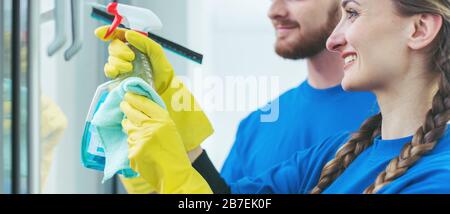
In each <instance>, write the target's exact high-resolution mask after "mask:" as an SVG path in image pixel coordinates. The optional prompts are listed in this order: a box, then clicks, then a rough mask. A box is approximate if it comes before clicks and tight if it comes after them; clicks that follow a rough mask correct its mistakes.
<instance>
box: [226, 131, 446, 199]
mask: <svg viewBox="0 0 450 214" xmlns="http://www.w3.org/2000/svg"><path fill="white" fill-rule="evenodd" d="M349 138H350V135H349V134H348V133H345V134H341V135H338V136H334V137H330V138H328V139H327V140H325V141H324V142H323V143H321V144H320V145H317V146H315V147H312V148H310V149H308V150H303V151H299V152H297V153H296V154H295V155H294V156H292V157H291V158H290V159H289V160H287V161H285V162H283V163H281V164H280V165H278V166H275V167H273V168H271V169H269V170H267V171H266V172H263V173H262V174H260V175H259V176H257V177H255V178H249V177H246V178H243V179H241V180H239V181H237V182H235V183H233V184H231V189H232V192H233V193H300V194H306V193H310V192H311V190H312V189H313V188H314V187H315V186H316V184H317V182H318V181H319V177H320V174H321V172H322V169H323V167H324V166H325V164H326V163H327V162H328V161H330V160H331V159H333V158H334V156H335V154H336V151H337V150H338V149H339V148H340V147H341V146H342V145H343V144H344V143H346V142H347V141H348V139H349ZM411 140H412V136H410V137H406V138H401V139H396V140H382V139H381V138H380V137H378V138H376V139H375V140H374V142H373V144H372V145H371V146H370V147H368V148H367V149H366V150H365V151H363V152H362V153H361V154H360V155H359V156H358V157H357V158H356V159H355V160H354V161H353V162H352V163H351V164H350V166H349V167H348V168H347V169H346V170H345V171H344V172H343V173H342V174H341V175H340V176H339V177H338V178H337V179H336V180H335V181H334V182H333V183H332V184H331V185H330V186H329V187H328V188H327V189H325V190H324V192H323V193H328V194H335V193H352V194H356V193H363V191H364V190H365V189H366V188H367V187H368V186H370V185H371V184H372V183H373V182H374V181H375V179H376V177H377V176H378V175H379V174H380V173H381V172H382V171H383V170H384V169H385V168H386V166H387V165H388V163H389V162H390V160H392V159H393V158H395V157H397V156H398V155H399V154H400V151H401V149H402V147H403V146H404V145H405V144H406V143H408V142H410V141H411ZM449 181H450V131H449V130H448V129H447V130H446V133H445V135H444V136H443V137H442V138H441V139H440V140H439V142H438V144H437V145H436V147H435V148H434V149H433V150H432V151H431V152H430V153H428V154H426V155H423V156H422V158H420V159H419V160H418V161H417V162H416V163H415V165H413V166H412V167H411V168H409V170H407V171H406V173H405V174H404V175H402V176H400V177H399V178H397V179H395V180H394V181H393V182H392V183H390V184H388V185H386V186H384V187H383V188H382V189H380V190H379V191H378V192H377V193H380V194H403V193H405V194H406V193H408V194H422V193H447V194H448V193H450V182H449Z"/></svg>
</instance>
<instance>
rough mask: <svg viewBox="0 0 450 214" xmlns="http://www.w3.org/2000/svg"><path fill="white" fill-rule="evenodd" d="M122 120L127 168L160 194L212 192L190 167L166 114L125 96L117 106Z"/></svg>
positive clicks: (138, 98) (155, 106)
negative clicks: (124, 117) (126, 139)
mask: <svg viewBox="0 0 450 214" xmlns="http://www.w3.org/2000/svg"><path fill="white" fill-rule="evenodd" d="M120 108H121V110H122V111H123V112H124V114H125V116H126V119H124V120H123V121H122V127H123V129H124V131H125V132H126V133H127V134H128V148H129V152H128V158H129V159H130V166H131V168H132V169H133V170H134V171H136V172H138V173H139V174H140V176H142V178H143V179H145V181H146V182H147V183H148V185H149V186H150V187H151V188H153V189H155V190H156V192H157V193H162V194H167V193H169V194H174V193H175V194H186V193H194V194H196V193H212V190H211V188H210V187H209V185H208V183H207V182H206V181H205V180H204V179H203V177H202V176H201V175H200V174H199V173H198V172H197V171H196V170H195V169H194V168H193V167H192V165H191V162H190V160H189V158H188V155H187V153H186V151H185V148H184V145H183V142H182V139H181V136H180V135H179V133H178V130H177V127H176V125H175V123H174V122H173V121H172V119H171V118H170V115H169V113H168V112H167V111H166V110H164V109H163V108H161V107H160V106H159V105H158V104H156V103H154V102H152V101H151V100H149V99H148V98H146V97H143V96H140V95H136V94H132V93H127V94H125V97H124V101H123V102H122V103H121V104H120Z"/></svg>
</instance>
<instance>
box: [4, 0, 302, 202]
mask: <svg viewBox="0 0 450 214" xmlns="http://www.w3.org/2000/svg"><path fill="white" fill-rule="evenodd" d="M110 2H111V1H107V0H97V1H96V0H0V50H2V55H1V56H0V80H1V81H2V82H3V87H0V100H2V101H3V105H0V113H1V114H0V118H1V120H2V121H3V122H2V123H0V140H1V142H0V184H1V185H0V193H6V194H8V193H92V194H102V193H125V192H124V190H123V188H122V186H121V184H120V182H119V181H118V179H117V178H115V179H113V180H111V181H109V182H106V183H104V184H102V183H101V178H102V173H101V172H98V171H94V170H90V169H86V168H84V167H83V166H82V164H81V161H80V147H81V138H82V135H83V131H84V126H85V120H86V115H87V113H88V110H89V106H90V103H91V100H92V98H93V95H94V92H95V90H96V88H97V86H98V85H100V84H101V83H104V82H106V81H108V80H107V79H106V78H105V77H104V75H103V65H104V63H105V62H106V61H107V44H106V43H104V42H100V41H99V40H98V39H97V38H96V37H95V36H94V33H93V32H94V30H95V29H96V28H97V27H98V26H101V25H103V23H101V22H99V21H98V20H95V19H93V18H92V17H91V15H90V14H91V10H92V9H91V6H90V5H89V3H99V4H103V5H106V4H108V3H110ZM118 2H119V3H125V4H130V5H134V6H140V7H144V8H148V9H151V10H152V11H153V12H155V13H156V14H157V15H158V16H159V17H160V19H161V21H162V23H163V25H164V27H163V29H162V30H160V31H157V32H154V33H155V34H157V35H160V36H162V37H164V38H166V39H169V40H171V41H174V42H177V43H179V44H181V45H183V46H186V47H188V48H190V49H192V50H195V51H197V52H200V53H202V54H203V55H204V60H203V64H202V65H199V64H196V63H193V62H191V61H188V60H186V59H184V58H182V57H179V56H177V55H176V54H174V53H172V52H168V51H166V53H167V55H168V58H169V60H170V62H171V63H172V65H173V66H174V69H175V72H176V73H177V75H181V76H183V77H185V78H187V79H188V80H189V79H190V78H193V76H194V75H196V74H201V76H202V77H208V76H212V77H215V78H222V79H225V78H226V77H232V76H243V77H246V76H253V77H255V76H256V77H258V76H267V77H276V78H278V80H279V83H278V85H276V87H277V91H278V92H279V93H283V92H284V91H286V90H288V89H290V88H292V87H295V86H297V85H299V84H300V83H301V82H302V81H303V80H304V79H305V77H306V65H305V63H304V62H303V61H288V60H283V59H281V58H280V57H278V56H277V55H276V54H275V52H274V50H273V45H274V41H275V35H274V30H273V28H272V25H271V22H270V20H269V19H268V18H267V15H266V14H267V11H268V9H269V7H270V4H271V1H270V0H262V1H261V0H244V1H242V0H189V1H187V0H129V1H126V0H123V1H118ZM77 23H78V24H77ZM77 26H79V27H77ZM74 44H75V45H74ZM78 44H81V49H79V51H78V52H76V53H75V54H74V55H73V56H72V57H70V59H66V58H65V57H64V55H65V53H66V52H67V50H68V49H69V48H74V47H75V49H76V46H77V45H78ZM72 46H74V47H72ZM194 84H195V83H194ZM188 85H189V87H192V88H195V87H194V86H193V85H192V84H188ZM267 87H271V86H270V85H268V86H267ZM204 90H207V89H204ZM225 90H228V89H226V88H225ZM193 92H194V95H196V93H199V92H198V91H196V90H194V91H193ZM225 93H226V92H225ZM279 93H276V94H270V96H269V97H267V98H265V99H266V100H265V101H264V102H268V101H270V100H271V99H273V98H275V97H277V96H278V95H279ZM250 96H251V95H250ZM198 101H199V102H200V104H201V105H202V106H203V105H204V106H205V111H206V113H207V115H208V116H209V118H210V120H211V122H212V124H213V126H214V129H215V133H214V135H213V136H211V137H210V138H209V139H208V140H207V141H206V142H205V143H204V144H203V145H204V147H205V148H206V150H207V151H208V153H209V156H210V157H211V158H212V160H213V162H214V164H215V165H216V167H217V168H218V169H220V168H221V167H222V164H223V161H224V160H225V158H226V156H227V155H228V152H229V149H230V148H231V146H232V144H233V142H234V138H235V133H236V130H237V126H238V124H239V122H240V120H242V119H243V118H245V117H246V116H247V114H248V113H249V112H251V111H252V110H256V108H255V109H243V110H218V109H215V108H209V105H208V104H206V103H203V102H204V101H203V100H202V99H199V100H198ZM202 103H203V104H202ZM50 104H55V105H56V106H58V108H56V109H47V107H48V106H53V105H50ZM55 115H64V118H65V120H56V119H55ZM18 121H20V122H18ZM58 127H65V129H61V128H58ZM52 128H53V129H52ZM49 130H50V131H49ZM45 163H47V164H45ZM46 166H48V167H46Z"/></svg>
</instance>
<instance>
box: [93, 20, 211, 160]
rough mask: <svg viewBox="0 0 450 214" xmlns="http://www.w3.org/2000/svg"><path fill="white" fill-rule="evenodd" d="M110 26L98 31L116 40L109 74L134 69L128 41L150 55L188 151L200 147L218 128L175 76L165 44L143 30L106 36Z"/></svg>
mask: <svg viewBox="0 0 450 214" xmlns="http://www.w3.org/2000/svg"><path fill="white" fill-rule="evenodd" d="M108 28H109V26H103V27H100V28H97V30H96V31H95V34H96V35H97V37H98V38H100V39H101V40H103V41H110V40H112V41H111V44H110V45H109V48H108V50H109V55H110V56H109V59H108V63H107V64H106V65H105V68H104V70H105V75H106V76H107V77H109V78H112V79H114V78H116V77H118V76H119V75H120V74H124V73H128V72H131V71H132V70H133V64H132V62H133V60H134V59H135V54H134V52H133V51H132V50H131V49H130V48H129V47H128V46H127V45H126V44H125V43H124V41H127V42H128V43H130V44H131V45H133V46H134V47H136V48H137V49H138V50H139V51H141V52H142V53H144V54H146V55H147V56H148V58H149V60H150V64H151V65H152V70H153V79H154V85H155V89H156V91H157V92H158V94H159V95H160V96H161V98H162V99H163V100H164V103H165V104H166V106H167V110H168V112H169V114H170V117H171V118H172V120H173V121H174V122H175V124H176V126H177V129H178V132H179V134H180V136H181V138H182V139H183V143H184V146H185V149H186V151H191V150H193V149H195V148H197V147H198V146H199V145H200V144H201V143H202V142H203V141H204V140H205V139H206V138H207V137H209V136H210V135H211V134H212V133H213V132H214V130H213V128H212V126H211V124H210V122H209V120H208V118H207V117H206V115H205V114H204V112H203V111H202V110H201V108H200V106H199V105H198V103H197V102H196V101H195V99H194V96H193V95H192V94H191V92H190V91H189V90H188V89H187V88H186V87H185V86H184V84H183V83H182V82H181V81H180V80H179V79H178V78H176V77H175V73H174V70H173V68H172V65H171V64H170V63H169V61H168V60H167V58H166V56H165V54H164V51H163V49H162V47H161V46H160V45H159V44H157V43H156V42H154V41H153V40H151V39H149V38H148V37H146V36H144V35H142V34H140V33H137V32H135V31H132V30H125V29H117V30H116V31H115V32H114V33H113V34H112V35H111V36H109V37H108V38H106V39H104V36H105V34H106V32H107V29H108Z"/></svg>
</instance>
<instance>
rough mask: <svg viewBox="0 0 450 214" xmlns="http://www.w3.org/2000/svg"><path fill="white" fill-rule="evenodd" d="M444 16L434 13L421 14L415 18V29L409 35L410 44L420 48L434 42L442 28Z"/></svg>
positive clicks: (412, 46)
mask: <svg viewBox="0 0 450 214" xmlns="http://www.w3.org/2000/svg"><path fill="white" fill-rule="evenodd" d="M442 22H443V20H442V16H440V15H434V14H429V13H425V14H420V15H417V16H416V19H415V20H414V30H413V32H412V34H411V35H410V37H409V40H408V46H409V47H410V48H411V49H413V50H419V49H422V48H424V47H426V46H428V45H429V44H430V43H431V42H433V40H434V38H436V36H437V35H438V33H439V31H440V30H441V28H442Z"/></svg>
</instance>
